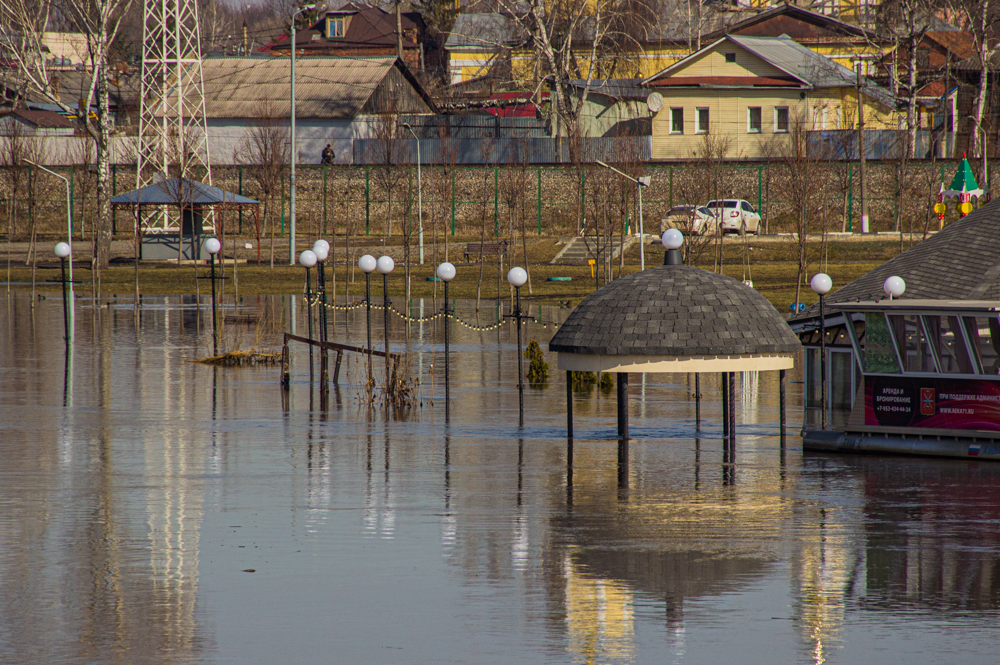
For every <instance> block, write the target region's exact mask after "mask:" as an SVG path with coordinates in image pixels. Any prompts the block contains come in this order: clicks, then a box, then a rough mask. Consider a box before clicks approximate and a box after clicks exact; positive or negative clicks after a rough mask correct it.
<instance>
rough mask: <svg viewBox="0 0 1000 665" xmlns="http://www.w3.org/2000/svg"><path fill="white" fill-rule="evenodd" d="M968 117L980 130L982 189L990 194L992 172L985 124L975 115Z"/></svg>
mask: <svg viewBox="0 0 1000 665" xmlns="http://www.w3.org/2000/svg"><path fill="white" fill-rule="evenodd" d="M968 118H969V120H971V121H972V122H973V123H975V125H976V129H978V130H979V149H980V150H982V151H983V181H982V190H983V194H984V195H985V196H989V195H990V172H989V170H988V169H987V162H986V132H985V131H984V130H983V126H982V125H981V124H980V123H979V121H978V120H976V118H975V116H972V115H970V116H968ZM988 200H989V199H987V201H988Z"/></svg>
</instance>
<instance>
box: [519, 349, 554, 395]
mask: <svg viewBox="0 0 1000 665" xmlns="http://www.w3.org/2000/svg"><path fill="white" fill-rule="evenodd" d="M524 357H525V358H527V359H528V360H529V363H528V383H530V384H531V385H532V386H534V387H541V386H543V385H545V383H546V382H547V381H548V380H549V364H548V363H547V362H545V356H544V355H543V354H542V347H541V346H539V345H538V342H537V341H536V340H531V343H530V344H528V349H527V350H526V351H525V352H524Z"/></svg>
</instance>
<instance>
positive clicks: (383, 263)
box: [375, 256, 396, 275]
mask: <svg viewBox="0 0 1000 665" xmlns="http://www.w3.org/2000/svg"><path fill="white" fill-rule="evenodd" d="M375 267H376V268H378V271H379V272H380V273H382V274H383V275H388V274H389V273H391V272H392V269H393V268H395V267H396V262H395V261H393V260H392V257H391V256H380V257H378V261H377V262H376V264H375Z"/></svg>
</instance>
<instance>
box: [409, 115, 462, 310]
mask: <svg viewBox="0 0 1000 665" xmlns="http://www.w3.org/2000/svg"><path fill="white" fill-rule="evenodd" d="M403 127H406V128H407V129H408V130H409V131H410V134H413V138H414V139H415V140H416V141H417V227H418V231H417V246H418V249H417V259H418V261H419V262H420V265H424V201H423V186H422V184H421V183H422V181H421V180H420V138H419V137H418V136H417V134H416V132H414V131H413V127H410V125H409V124H408V123H405V122H404V123H403ZM449 265H450V264H449ZM452 267H454V266H452ZM445 288H448V283H447V282H445ZM445 300H447V298H445Z"/></svg>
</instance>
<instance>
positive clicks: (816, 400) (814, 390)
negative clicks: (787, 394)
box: [805, 348, 823, 407]
mask: <svg viewBox="0 0 1000 665" xmlns="http://www.w3.org/2000/svg"><path fill="white" fill-rule="evenodd" d="M805 356H806V376H805V379H806V407H819V405H820V404H822V403H823V400H822V393H821V392H820V389H821V387H822V386H821V385H820V377H821V376H822V373H821V371H820V362H819V349H817V348H811V349H806V351H805Z"/></svg>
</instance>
